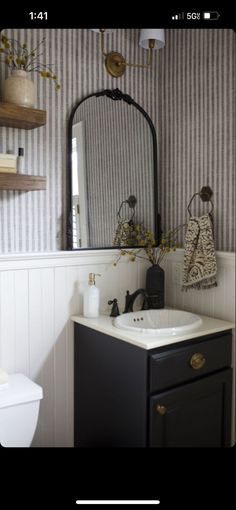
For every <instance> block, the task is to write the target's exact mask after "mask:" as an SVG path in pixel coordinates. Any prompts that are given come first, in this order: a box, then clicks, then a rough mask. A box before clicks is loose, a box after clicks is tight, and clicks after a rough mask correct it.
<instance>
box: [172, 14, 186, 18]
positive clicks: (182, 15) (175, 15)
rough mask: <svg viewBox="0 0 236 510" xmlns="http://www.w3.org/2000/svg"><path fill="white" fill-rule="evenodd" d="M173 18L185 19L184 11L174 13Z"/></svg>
mask: <svg viewBox="0 0 236 510" xmlns="http://www.w3.org/2000/svg"><path fill="white" fill-rule="evenodd" d="M172 19H184V12H179V14H174V16H172Z"/></svg>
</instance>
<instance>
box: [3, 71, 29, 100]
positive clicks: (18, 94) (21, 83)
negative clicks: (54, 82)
mask: <svg viewBox="0 0 236 510" xmlns="http://www.w3.org/2000/svg"><path fill="white" fill-rule="evenodd" d="M3 99H4V101H5V102H6V103H13V104H16V105H18V106H26V107H28V108H32V107H34V104H35V86H34V82H33V81H32V80H31V79H30V78H29V73H27V72H26V71H23V70H20V69H17V70H15V71H12V73H11V76H10V77H9V78H7V79H6V80H5V83H4V92H3Z"/></svg>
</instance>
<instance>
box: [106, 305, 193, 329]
mask: <svg viewBox="0 0 236 510" xmlns="http://www.w3.org/2000/svg"><path fill="white" fill-rule="evenodd" d="M113 324H114V326H115V327H116V328H120V329H126V330H130V331H134V332H135V331H136V332H137V333H142V334H144V335H145V334H148V335H150V334H152V335H181V334H185V333H188V332H191V331H193V330H195V329H196V328H198V327H199V326H200V325H201V324H202V319H201V318H200V317H199V316H198V315H195V314H194V313H190V312H184V311H182V310H171V309H167V308H162V309H160V310H140V311H139V312H132V313H124V314H123V315H119V316H118V317H116V318H115V319H114V323H113Z"/></svg>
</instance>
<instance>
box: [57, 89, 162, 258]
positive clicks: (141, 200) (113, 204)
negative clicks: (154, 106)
mask: <svg viewBox="0 0 236 510" xmlns="http://www.w3.org/2000/svg"><path fill="white" fill-rule="evenodd" d="M68 130H69V133H68V195H67V205H68V213H67V247H68V249H91V248H93V249H99V248H114V247H115V246H117V247H120V246H121V244H122V243H121V242H120V238H119V229H120V228H121V225H124V224H125V223H126V222H132V221H133V222H134V223H136V224H141V225H143V226H144V227H145V228H146V229H149V230H151V231H152V232H153V233H154V234H155V239H157V240H158V239H159V236H160V225H159V223H160V221H159V214H158V201H157V194H158V187H157V141H156V131H155V128H154V125H153V122H152V120H151V119H150V117H149V115H148V114H147V113H146V112H145V110H143V108H142V107H141V106H140V105H139V104H138V103H136V102H135V101H134V100H133V99H132V98H131V97H130V96H129V95H127V94H123V93H122V92H121V91H120V90H118V89H116V90H103V91H101V92H98V93H95V94H91V95H89V96H87V97H86V98H84V99H83V100H82V101H79V102H78V103H77V104H76V105H75V106H74V108H73V110H72V112H71V115H70V118H69V127H68ZM129 244H130V245H132V247H134V245H138V244H134V242H132V243H129V242H128V241H127V239H126V241H125V243H124V246H126V247H127V246H128V245H129Z"/></svg>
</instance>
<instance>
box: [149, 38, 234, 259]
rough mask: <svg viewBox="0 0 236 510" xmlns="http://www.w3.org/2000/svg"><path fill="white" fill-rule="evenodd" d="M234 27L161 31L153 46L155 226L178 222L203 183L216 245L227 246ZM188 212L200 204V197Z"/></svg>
mask: <svg viewBox="0 0 236 510" xmlns="http://www.w3.org/2000/svg"><path fill="white" fill-rule="evenodd" d="M235 56H236V55H235V33H234V32H233V30H218V29H217V30H216V29H210V30H209V29H208V30H191V29H190V30H167V31H166V45H165V48H164V49H163V50H162V51H160V52H159V66H158V75H159V82H158V83H159V92H158V93H159V102H158V126H159V129H158V132H159V158H160V167H159V186H160V207H161V216H162V224H163V228H164V229H166V228H169V227H170V226H174V225H176V224H180V223H184V222H185V221H186V218H187V216H188V215H187V213H186V206H187V204H188V202H189V200H190V198H191V197H192V195H193V194H194V193H195V192H198V191H200V189H201V187H202V186H204V185H209V186H211V188H212V190H213V192H214V195H213V201H214V223H215V241H216V248H217V249H218V250H222V251H235V248H236V247H235V114H236V112H235V78H236V69H235V63H236V60H235ZM192 205H193V207H192V209H191V211H192V214H201V213H202V212H203V211H205V210H206V209H205V208H204V207H205V206H204V204H203V202H202V201H201V200H200V199H197V198H195V199H194V202H193V203H192Z"/></svg>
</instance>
